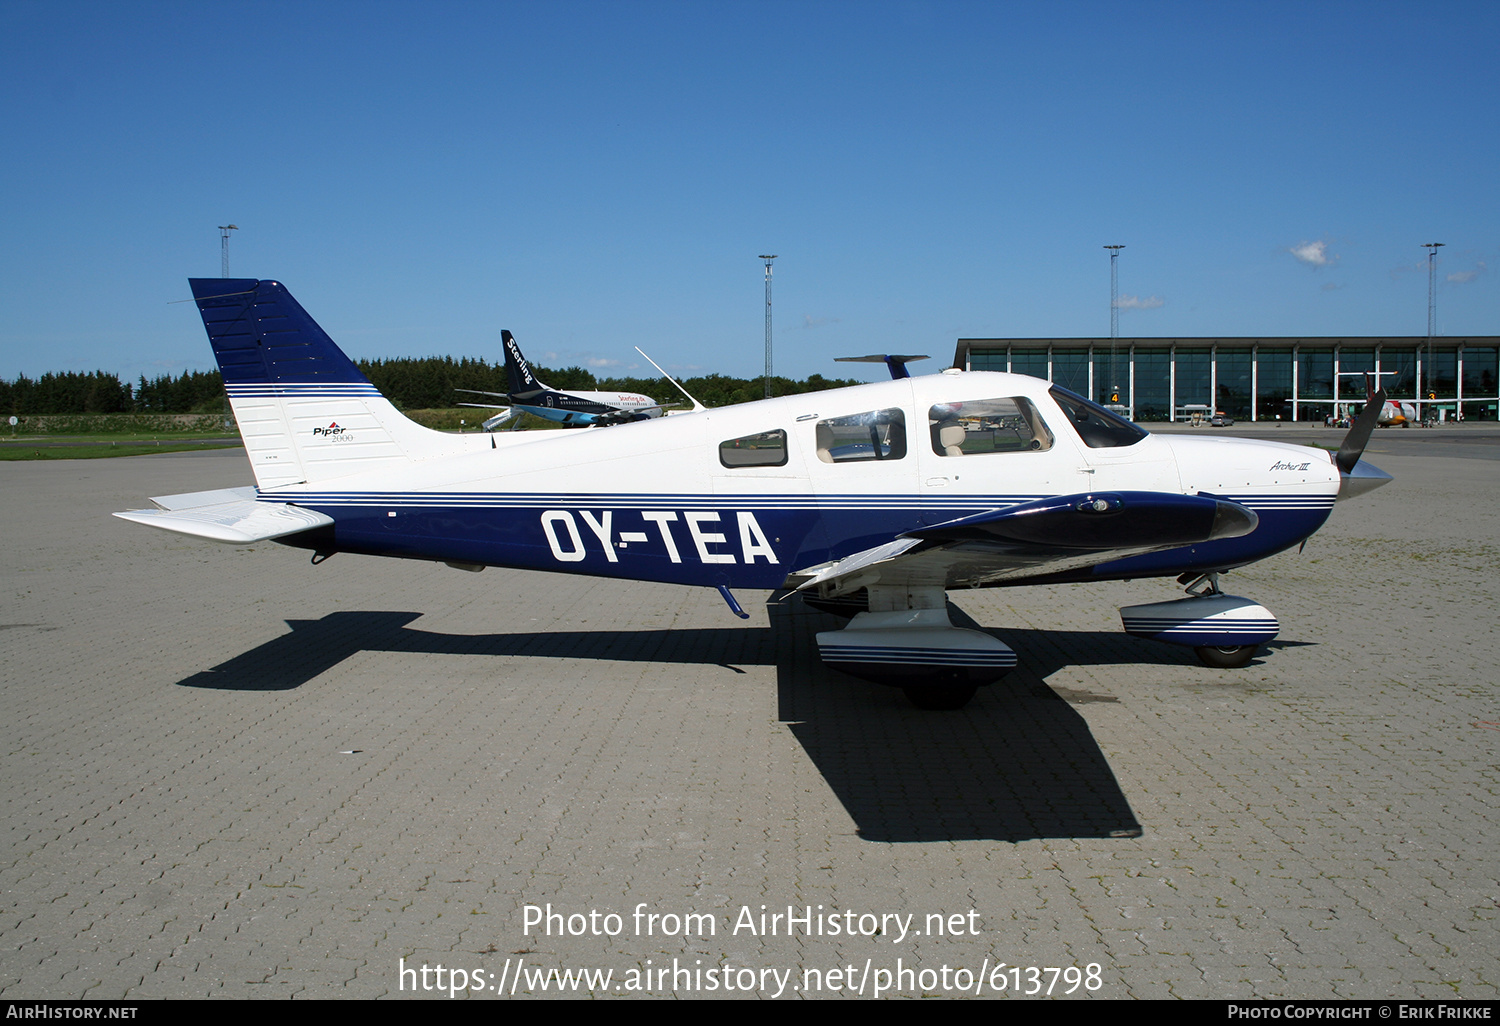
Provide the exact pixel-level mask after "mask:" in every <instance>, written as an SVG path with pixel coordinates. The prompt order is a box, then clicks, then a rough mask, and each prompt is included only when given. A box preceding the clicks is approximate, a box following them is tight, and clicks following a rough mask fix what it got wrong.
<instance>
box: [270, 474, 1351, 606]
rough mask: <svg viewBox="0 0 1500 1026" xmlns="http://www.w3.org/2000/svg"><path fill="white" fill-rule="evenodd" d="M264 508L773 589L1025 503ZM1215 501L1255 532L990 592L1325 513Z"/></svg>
mask: <svg viewBox="0 0 1500 1026" xmlns="http://www.w3.org/2000/svg"><path fill="white" fill-rule="evenodd" d="M262 498H263V499H266V500H268V501H280V502H285V501H291V502H294V503H296V504H297V505H300V506H305V507H307V508H310V509H315V510H317V511H319V512H321V513H326V514H327V515H329V516H330V517H333V518H334V521H335V525H334V527H333V528H332V531H333V538H332V539H331V541H332V545H331V547H332V548H334V549H337V550H339V551H346V552H361V553H368V554H372V555H386V556H403V557H408V558H415V559H431V560H440V561H451V562H464V563H483V564H487V565H491V566H505V567H514V568H518V569H530V570H552V571H557V572H562V573H580V574H588V575H593V576H601V577H619V578H625V579H630V580H648V581H662V582H667V583H674V584H688V585H710V586H711V585H718V584H727V585H730V586H733V587H742V588H776V587H779V586H780V584H781V583H782V581H783V580H784V579H785V578H786V575H787V574H788V573H790V572H792V571H795V570H800V569H804V568H807V567H810V566H815V565H818V564H820V563H825V562H828V561H830V560H834V559H841V558H843V557H844V556H847V555H850V554H852V553H855V552H860V551H863V550H865V549H868V548H872V547H874V546H876V545H880V544H883V543H885V542H888V541H890V540H891V539H892V538H895V537H897V536H898V535H900V534H902V533H903V532H906V531H909V530H913V529H915V528H918V527H925V526H932V525H934V524H938V523H943V522H945V521H949V520H954V519H958V518H960V517H963V516H967V515H971V514H973V513H974V512H976V511H982V510H995V509H1004V508H1006V507H1008V506H1012V505H1015V504H1017V503H1019V502H1025V501H1030V500H1032V499H1035V498H1036V497H1035V496H974V497H970V498H964V499H958V500H956V501H955V499H954V497H951V496H950V497H946V498H945V500H944V501H943V502H941V503H938V502H934V501H932V500H924V499H922V498H920V497H917V496H905V497H899V498H898V497H892V496H810V495H801V496H793V495H781V496H753V497H752V496H725V495H717V496H714V495H686V494H680V495H648V494H639V495H603V496H588V495H579V494H576V493H575V494H554V495H539V494H527V495H516V494H495V493H491V494H482V493H439V494H434V493H390V494H382V493H330V492H305V493H300V494H291V493H287V492H277V493H268V494H265V495H263V496H262ZM1225 498H1230V499H1232V501H1237V502H1241V503H1243V504H1245V505H1248V506H1252V507H1254V508H1257V512H1258V514H1259V516H1260V523H1259V526H1258V527H1257V528H1256V530H1255V531H1253V532H1252V533H1251V534H1249V535H1247V536H1245V537H1242V538H1231V539H1225V540H1223V541H1217V542H1207V543H1204V544H1200V545H1194V546H1184V547H1181V548H1176V549H1170V550H1167V551H1163V552H1154V553H1148V554H1145V555H1141V556H1133V557H1129V558H1127V559H1121V560H1115V561H1113V562H1109V563H1104V564H1101V565H1099V566H1096V567H1092V568H1089V569H1086V570H1078V571H1068V572H1064V573H1060V574H1057V575H1049V576H1045V577H1040V578H1028V579H1023V580H1015V581H1005V582H1001V583H1003V584H1031V583H1048V582H1063V581H1081V580H1101V579H1119V578H1129V577H1151V576H1168V575H1176V574H1180V573H1188V572H1195V571H1203V570H1210V569H1226V568H1229V567H1234V566H1241V565H1244V564H1246V563H1250V562H1253V561H1255V560H1257V559H1262V558H1264V557H1265V556H1268V555H1271V554H1273V553H1275V552H1279V551H1281V550H1283V549H1286V548H1289V547H1291V546H1292V545H1295V544H1297V542H1299V541H1301V540H1302V539H1303V538H1306V537H1307V536H1308V535H1310V534H1312V533H1313V532H1314V531H1316V530H1317V529H1318V527H1320V526H1321V525H1322V523H1323V522H1324V520H1326V519H1327V517H1328V514H1329V511H1330V509H1331V507H1332V499H1331V498H1329V499H1328V500H1327V501H1326V502H1323V501H1321V500H1318V499H1311V500H1308V499H1302V498H1297V499H1295V500H1283V499H1280V498H1278V497H1270V498H1267V497H1260V496H1249V497H1232V496H1225ZM1303 507H1308V508H1303ZM829 539H837V541H835V542H832V543H830V541H829ZM606 547H608V551H606ZM674 552H675V558H674ZM611 555H613V559H611V558H610V556H611ZM772 556H774V560H775V561H774V562H773V561H772V558H771V557H772Z"/></svg>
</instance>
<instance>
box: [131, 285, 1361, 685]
mask: <svg viewBox="0 0 1500 1026" xmlns="http://www.w3.org/2000/svg"><path fill="white" fill-rule="evenodd" d="M189 284H190V286H191V288H192V293H193V296H194V298H195V300H196V301H197V304H198V308H199V310H200V312H201V314H202V316H203V322H204V325H205V327H206V328H207V331H208V336H209V340H210V342H211V343H212V345H213V349H214V355H215V357H216V358H217V359H218V362H219V366H220V368H221V369H222V371H223V374H224V382H225V388H226V390H227V392H228V395H229V400H230V403H231V405H232V407H233V409H234V414H235V417H236V419H237V421H238V423H239V428H240V433H241V435H242V436H243V438H244V441H245V449H246V453H247V454H248V456H249V459H250V465H251V468H252V469H253V471H254V474H255V486H254V487H246V488H242V489H230V490H226V491H220V492H206V493H201V492H200V493H195V494H190V495H176V496H164V497H161V498H157V499H154V500H153V501H154V502H155V503H156V505H157V507H158V508H157V509H148V510H134V511H130V512H125V513H117V514H115V515H116V516H119V517H123V518H124V519H126V520H131V521H134V522H137V523H141V524H147V525H150V526H152V527H157V528H161V529H164V530H169V531H175V532H178V533H182V534H188V535H193V536H197V537H200V538H207V539H211V540H214V541H220V542H227V543H231V544H247V543H251V542H256V541H262V540H266V539H275V540H276V541H279V542H281V543H282V544H285V545H290V546H295V547H299V548H304V549H308V550H311V551H312V553H313V562H314V563H318V562H321V561H322V560H324V559H327V558H328V557H329V556H331V555H333V554H334V553H338V552H355V553H365V554H370V555H378V556H394V557H399V558H406V559H424V560H432V561H436V562H441V563H446V564H448V565H449V566H453V567H456V568H459V569H464V570H482V569H483V568H485V567H490V566H495V567H511V568H519V569H526V570H550V571H557V572H563V573H575V574H587V575H592V576H596V577H616V578H624V579H631V580H648V581H664V582H671V583H674V584H683V585H690V586H695V587H704V588H714V589H717V590H718V591H719V593H720V594H721V595H722V596H723V597H724V599H725V601H726V602H727V603H728V605H729V607H730V609H731V610H732V611H734V612H735V613H736V614H737V615H739V616H742V617H743V616H746V615H747V614H745V613H744V611H743V610H742V609H741V608H740V606H739V604H738V603H737V602H736V600H735V598H734V595H733V592H732V591H731V589H734V588H753V589H773V590H775V589H787V590H789V591H792V592H796V593H798V594H800V595H801V596H803V597H804V599H805V600H806V601H807V602H808V603H809V604H811V605H813V606H815V607H817V608H821V609H825V610H828V611H830V612H833V613H836V614H839V615H842V616H844V617H847V618H848V624H847V626H846V627H844V628H843V629H842V630H830V631H824V632H822V633H820V634H818V636H817V642H818V647H819V654H820V656H821V658H822V659H823V660H824V662H826V663H827V664H828V665H830V666H832V667H833V668H835V669H838V670H841V671H844V672H847V673H850V674H852V675H854V676H857V677H861V678H864V679H867V680H872V681H876V682H880V683H885V684H894V685H898V686H900V687H902V688H904V689H905V691H906V694H907V695H908V697H910V698H911V700H912V701H913V702H914V703H915V704H917V705H919V706H922V707H927V708H954V707H958V706H961V705H963V704H964V703H966V702H967V701H968V700H969V699H970V698H971V697H972V696H973V694H974V692H975V689H976V687H978V686H980V685H982V684H987V683H990V682H991V681H993V680H995V679H998V678H999V677H1000V676H1002V675H1003V674H1004V673H1005V672H1006V671H1007V670H1009V669H1010V668H1011V667H1013V666H1015V664H1016V654H1015V652H1014V651H1012V650H1011V649H1010V648H1009V647H1008V646H1007V645H1005V644H1004V643H1003V642H1001V641H999V640H998V639H996V638H994V637H992V636H991V635H989V634H988V633H983V632H980V631H974V630H967V629H961V628H958V627H955V626H954V625H953V624H952V622H951V621H950V619H949V614H948V607H947V592H948V590H950V589H954V588H973V587H994V586H1016V585H1030V584H1054V583H1065V582H1074V581H1098V580H1112V579H1129V578H1140V577H1168V578H1177V579H1178V582H1179V584H1182V585H1185V586H1186V588H1187V597H1186V598H1178V599H1176V600H1171V601H1163V602H1155V603H1149V604H1145V605H1135V606H1127V607H1125V608H1124V609H1122V610H1121V617H1122V621H1123V626H1124V629H1125V630H1126V631H1127V632H1129V633H1130V634H1133V635H1137V636H1140V637H1143V638H1150V639H1156V640H1159V641H1165V642H1171V643H1176V644H1180V645H1186V646H1189V647H1192V648H1194V649H1195V650H1196V651H1197V652H1198V654H1199V657H1200V658H1201V659H1202V660H1203V661H1204V662H1206V663H1207V664H1209V665H1210V666H1218V667H1232V666H1242V665H1245V664H1246V663H1248V662H1249V661H1250V660H1251V658H1253V656H1254V655H1255V653H1256V651H1257V649H1258V647H1259V646H1260V645H1262V644H1263V643H1265V642H1267V641H1269V640H1271V639H1272V638H1274V637H1275V636H1276V634H1277V633H1278V631H1279V630H1280V627H1279V624H1278V623H1277V621H1276V619H1275V617H1274V616H1273V615H1272V614H1271V613H1270V612H1269V611H1268V610H1266V609H1265V608H1264V607H1262V606H1260V605H1258V604H1256V603H1255V602H1253V601H1251V600H1250V599H1246V598H1240V597H1236V596H1232V595H1227V594H1225V593H1224V592H1223V591H1222V590H1221V589H1220V587H1219V575H1220V574H1222V573H1223V572H1225V571H1227V570H1231V569H1233V568H1235V567H1239V566H1244V565H1245V564H1247V563H1253V562H1255V561H1256V560H1260V559H1264V558H1266V557H1267V556H1270V555H1272V554H1273V553H1277V552H1280V551H1282V550H1284V549H1287V548H1289V547H1291V546H1294V545H1297V544H1298V543H1300V542H1302V541H1304V540H1305V539H1306V538H1308V537H1309V536H1310V535H1312V534H1313V532H1315V531H1316V530H1318V528H1319V527H1320V526H1322V524H1323V522H1324V521H1325V520H1326V519H1327V517H1328V515H1329V513H1330V511H1331V510H1332V509H1333V505H1334V501H1335V500H1336V499H1339V498H1345V497H1349V496H1351V495H1357V494H1360V493H1362V492H1365V491H1368V490H1370V489H1371V488H1374V487H1376V486H1378V485H1380V484H1383V483H1385V482H1386V481H1388V480H1390V477H1389V475H1387V474H1385V473H1383V472H1382V471H1380V470H1377V469H1375V468H1373V467H1371V466H1369V465H1368V464H1366V463H1365V462H1363V461H1362V460H1361V459H1360V454H1361V453H1362V451H1363V449H1364V445H1365V442H1366V441H1367V440H1368V438H1369V435H1370V432H1371V431H1372V430H1373V428H1374V419H1375V414H1376V413H1377V412H1378V410H1379V409H1380V405H1381V403H1380V402H1379V401H1376V400H1379V399H1382V398H1383V396H1379V395H1377V396H1374V397H1372V402H1370V403H1369V404H1367V410H1368V411H1370V414H1369V415H1368V416H1366V415H1363V414H1362V415H1361V417H1360V419H1359V421H1358V423H1357V424H1356V426H1355V427H1354V429H1353V430H1352V431H1351V432H1350V434H1349V436H1348V437H1347V438H1346V439H1345V442H1344V446H1343V448H1342V449H1341V450H1340V451H1339V452H1338V453H1337V454H1336V455H1334V454H1330V453H1328V452H1325V451H1323V450H1321V449H1312V448H1304V447H1301V446H1294V445H1284V444H1280V443H1275V442H1264V441H1252V440H1247V439H1238V438H1185V437H1178V436H1174V437H1170V438H1169V437H1164V436H1155V435H1151V434H1149V433H1148V432H1146V431H1145V430H1143V429H1141V428H1140V427H1139V426H1137V425H1135V424H1133V423H1131V422H1129V421H1127V420H1124V419H1122V418H1120V417H1119V416H1117V415H1115V414H1113V413H1111V412H1110V411H1108V410H1106V409H1104V408H1103V407H1100V406H1097V405H1095V404H1094V403H1091V402H1089V401H1088V400H1087V399H1084V398H1082V397H1080V396H1077V395H1074V394H1073V393H1071V392H1068V391H1067V390H1065V389H1062V388H1058V387H1055V386H1052V385H1050V384H1049V383H1048V382H1046V381H1042V380H1039V379H1037V378H1031V377H1025V376H1022V375H1014V374H1000V373H990V372H960V371H957V370H952V371H944V372H943V373H940V374H931V375H923V376H918V377H902V378H899V379H895V380H891V381H882V382H879V383H876V384H870V385H859V386H854V387H849V388H841V389H834V390H831V391H826V392H814V393H808V394H804V395H795V396H785V397H781V398H776V399H767V400H763V401H760V402H752V403H745V404H743V405H739V406H731V407H726V408H721V409H712V410H701V411H693V412H685V413H681V414H678V415H676V416H672V417H666V418H657V419H653V420H648V421H644V422H641V423H634V424H630V425H627V426H621V427H617V428H612V429H610V430H607V431H587V432H572V431H569V432H563V431H549V432H521V433H517V432H500V433H489V434H458V435H455V434H444V433H440V432H436V431H430V430H428V429H426V428H423V427H420V426H419V425H417V424H414V423H412V422H411V421H409V420H407V419H406V418H405V417H403V416H402V415H401V414H400V413H399V412H398V411H397V410H396V409H395V407H393V406H392V405H391V403H390V402H389V401H387V400H386V399H385V397H383V396H382V395H380V393H379V392H378V391H376V389H375V387H374V386H373V385H371V384H370V383H369V382H368V381H367V380H365V378H364V377H363V376H362V375H361V374H360V373H359V370H358V369H357V368H356V367H355V365H354V364H353V363H352V362H351V361H350V360H349V358H348V357H346V356H345V355H344V353H343V352H342V351H340V350H339V348H338V347H337V346H336V345H335V344H334V343H333V341H332V340H331V339H330V338H329V337H328V335H327V334H325V333H324V332H323V330H322V329H321V328H319V327H318V325H317V324H316V323H315V322H314V321H313V319H312V318H311V317H310V316H308V314H307V313H306V312H305V311H304V310H303V308H302V307H301V306H300V305H299V304H298V303H297V301H296V300H294V299H293V298H292V296H291V295H290V294H289V293H288V292H287V290H286V289H285V288H284V287H283V286H282V285H281V284H279V283H277V282H274V281H258V280H254V279H219V278H207V279H192V280H191V281H190V283H189ZM903 359H905V358H903ZM903 369H904V368H903Z"/></svg>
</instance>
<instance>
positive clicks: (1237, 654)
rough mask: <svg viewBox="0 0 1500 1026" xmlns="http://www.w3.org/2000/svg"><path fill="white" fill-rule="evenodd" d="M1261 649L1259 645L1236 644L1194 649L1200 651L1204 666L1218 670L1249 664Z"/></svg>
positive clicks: (1232, 668)
mask: <svg viewBox="0 0 1500 1026" xmlns="http://www.w3.org/2000/svg"><path fill="white" fill-rule="evenodd" d="M1259 650H1260V646H1259V645H1234V646H1230V647H1218V646H1213V645H1203V646H1200V647H1199V648H1195V649H1193V651H1194V652H1197V653H1198V661H1199V662H1201V663H1202V664H1203V665H1204V666H1212V667H1213V668H1214V669H1216V670H1237V669H1239V668H1240V667H1241V666H1248V665H1249V664H1250V660H1252V659H1254V658H1255V653H1256V652H1258V651H1259Z"/></svg>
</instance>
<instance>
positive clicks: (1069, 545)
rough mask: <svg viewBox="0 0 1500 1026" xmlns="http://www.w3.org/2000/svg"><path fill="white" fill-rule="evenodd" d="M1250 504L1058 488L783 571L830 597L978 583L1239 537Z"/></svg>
mask: <svg viewBox="0 0 1500 1026" xmlns="http://www.w3.org/2000/svg"><path fill="white" fill-rule="evenodd" d="M1257 523H1258V518H1257V517H1256V515H1255V513H1254V512H1253V511H1252V510H1249V509H1247V508H1245V507H1244V506H1241V505H1239V504H1238V503H1234V502H1229V501H1227V500H1224V499H1214V498H1210V497H1208V496H1202V495H1177V494H1174V493H1169V492H1101V493H1089V494H1081V495H1059V496H1054V497H1052V498H1050V499H1041V500H1039V501H1037V502H1027V503H1022V504H1021V505H1018V506H1011V507H1010V508H1008V509H1004V510H993V511H990V512H986V513H979V514H977V515H975V516H970V517H964V518H962V519H959V520H952V521H949V522H948V523H946V524H938V525H936V526H933V527H922V528H917V529H916V530H912V531H907V532H905V533H903V534H901V535H898V536H897V537H895V538H893V539H892V540H891V541H889V542H885V543H884V544H881V545H877V546H875V547H874V548H870V549H865V550H864V551H863V552H856V553H854V554H852V555H849V556H846V557H844V558H843V559H840V560H837V561H835V562H832V563H825V564H823V565H822V566H816V567H810V568H808V569H807V570H803V571H801V572H799V573H795V574H793V575H792V577H791V578H789V579H788V582H787V584H788V586H789V587H794V588H796V590H798V591H807V590H811V589H816V590H817V592H818V594H819V595H820V596H822V597H824V598H834V597H837V596H840V595H847V594H850V593H851V592H855V591H858V590H859V589H860V588H864V587H869V586H871V585H877V584H878V585H880V586H882V587H909V588H916V587H942V588H945V589H946V588H957V587H977V586H979V585H983V584H995V583H998V582H1001V581H1019V580H1025V579H1027V578H1029V577H1045V576H1048V575H1050V574H1055V573H1060V572H1064V571H1071V570H1082V569H1086V568H1088V567H1091V566H1098V565H1099V564H1101V563H1109V562H1112V561H1114V560H1117V559H1124V558H1125V557H1127V556H1138V555H1140V554H1142V553H1146V552H1157V551H1160V550H1163V549H1174V548H1178V547H1179V546H1183V545H1196V544H1200V543H1202V542H1207V541H1216V540H1218V539H1220V538H1238V537H1240V536H1242V535H1246V534H1249V533H1250V532H1251V531H1253V530H1255V526H1256V524H1257Z"/></svg>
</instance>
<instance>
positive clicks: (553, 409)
mask: <svg viewBox="0 0 1500 1026" xmlns="http://www.w3.org/2000/svg"><path fill="white" fill-rule="evenodd" d="M500 344H501V347H502V348H503V349H504V350H505V376H506V382H507V383H508V384H509V385H510V391H509V392H504V393H500V392H480V391H477V390H475V389H471V388H460V389H459V390H458V391H460V392H471V393H473V394H475V395H482V396H487V397H489V398H491V399H501V400H504V403H505V405H504V406H496V405H494V404H492V403H460V404H459V405H460V406H477V407H480V408H482V409H488V410H497V409H503V410H505V412H504V413H501V414H499V415H498V416H494V417H491V418H490V419H489V420H486V421H485V422H484V424H483V425H482V426H483V428H484V430H486V431H491V430H493V429H494V428H496V427H499V426H500V425H501V424H504V423H505V422H506V421H508V420H511V419H512V418H513V417H515V415H516V414H518V413H529V414H531V415H532V416H533V417H541V418H542V419H543V420H551V421H556V422H557V423H559V424H562V425H563V426H564V427H606V426H609V425H611V424H627V423H631V422H633V421H637V420H649V419H651V418H652V417H660V416H661V415H662V411H663V410H664V409H665V408H664V407H663V406H662V404H661V403H659V402H657V401H656V400H655V399H651V398H649V397H647V396H644V395H636V394H635V393H634V392H560V391H558V390H557V389H555V388H552V387H551V386H549V385H545V384H543V383H542V382H540V381H538V380H537V378H536V375H534V374H532V373H531V365H530V364H529V363H527V362H526V357H524V356H522V355H521V347H520V345H518V344H517V342H516V337H515V336H514V335H512V334H511V333H510V332H509V331H505V330H502V331H501V332H500ZM641 355H643V356H644V355H645V354H644V353H643V354H641ZM512 423H513V426H514V424H518V423H519V421H513V422H512Z"/></svg>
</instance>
